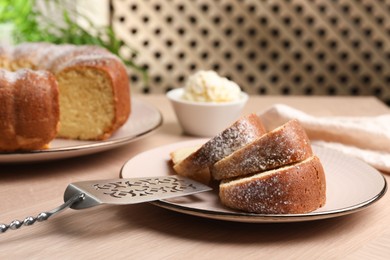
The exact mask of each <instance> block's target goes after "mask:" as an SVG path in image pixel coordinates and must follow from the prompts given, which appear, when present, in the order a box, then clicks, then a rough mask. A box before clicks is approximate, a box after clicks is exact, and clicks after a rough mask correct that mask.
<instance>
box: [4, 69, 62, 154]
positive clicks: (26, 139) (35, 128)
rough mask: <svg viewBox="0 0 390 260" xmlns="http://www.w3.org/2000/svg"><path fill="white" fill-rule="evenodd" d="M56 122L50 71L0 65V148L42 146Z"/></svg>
mask: <svg viewBox="0 0 390 260" xmlns="http://www.w3.org/2000/svg"><path fill="white" fill-rule="evenodd" d="M58 122H59V101H58V86H57V81H56V80H55V78H54V76H53V74H52V73H51V72H48V71H32V70H30V69H21V70H18V71H17V72H10V71H7V70H4V69H0V150H1V151H7V152H10V151H16V150H36V149H44V148H46V147H47V145H48V143H49V142H50V141H51V140H52V139H53V138H54V137H55V136H56V134H57V130H58Z"/></svg>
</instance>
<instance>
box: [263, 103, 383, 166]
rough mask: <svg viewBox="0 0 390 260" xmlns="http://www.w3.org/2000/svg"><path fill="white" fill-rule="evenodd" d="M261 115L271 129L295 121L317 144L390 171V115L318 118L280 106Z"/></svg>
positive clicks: (268, 128) (266, 125) (271, 108)
mask: <svg viewBox="0 0 390 260" xmlns="http://www.w3.org/2000/svg"><path fill="white" fill-rule="evenodd" d="M258 115H259V116H260V118H261V119H262V120H263V122H264V125H265V127H266V128H267V130H272V129H274V128H276V127H278V126H280V125H282V124H284V123H286V122H287V121H289V120H291V119H294V118H295V119H297V120H299V122H300V123H301V124H302V126H303V127H304V129H305V130H306V133H307V134H308V136H309V138H310V140H311V141H312V143H313V144H316V145H320V146H324V147H328V148H332V149H336V150H339V151H341V152H343V153H345V154H348V155H351V156H354V157H357V158H359V159H361V160H363V161H365V162H367V163H368V164H370V165H371V166H373V167H375V168H376V169H378V170H381V171H385V172H390V114H386V115H381V116H376V117H314V116H311V115H308V114H306V113H304V112H302V111H300V110H297V109H295V108H292V107H289V106H286V105H282V104H277V105H274V106H272V107H270V108H269V109H267V110H265V111H263V112H259V113H258Z"/></svg>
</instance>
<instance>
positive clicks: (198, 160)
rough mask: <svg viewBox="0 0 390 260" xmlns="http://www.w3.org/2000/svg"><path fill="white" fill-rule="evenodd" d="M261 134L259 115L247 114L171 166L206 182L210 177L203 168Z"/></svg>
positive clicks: (180, 172) (263, 132)
mask: <svg viewBox="0 0 390 260" xmlns="http://www.w3.org/2000/svg"><path fill="white" fill-rule="evenodd" d="M263 134H265V128H264V125H263V123H262V122H261V120H260V119H259V117H258V116H257V115H255V114H250V115H247V116H245V117H242V118H240V119H238V120H237V121H236V122H234V123H233V124H232V125H231V126H229V127H227V128H226V129H225V130H223V131H222V132H221V133H219V134H218V135H216V136H215V137H213V138H212V139H210V140H209V141H207V142H206V143H205V144H204V145H202V146H201V147H200V148H199V149H197V150H196V151H195V152H193V153H191V154H190V155H189V156H187V157H186V158H185V159H184V160H182V161H180V162H179V163H177V164H175V165H174V167H173V168H174V170H175V171H176V172H177V173H178V174H179V175H183V176H187V177H190V178H193V179H195V180H198V181H201V182H204V183H205V182H206V183H207V181H210V180H211V178H210V174H209V173H208V170H206V171H205V168H206V169H207V168H208V167H210V166H211V165H213V164H214V163H215V162H217V161H219V160H221V159H222V158H224V157H226V156H228V155H229V154H231V153H233V152H234V151H236V150H238V149H240V148H241V147H243V146H245V145H246V144H248V143H250V142H252V141H254V140H256V139H257V138H259V137H260V136H262V135H263ZM199 173H203V174H207V173H208V176H201V175H200V174H199Z"/></svg>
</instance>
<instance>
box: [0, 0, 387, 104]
mask: <svg viewBox="0 0 390 260" xmlns="http://www.w3.org/2000/svg"><path fill="white" fill-rule="evenodd" d="M1 1H5V0H1ZM26 1H28V0H23V2H26ZM9 2H10V3H16V2H19V0H14V1H9ZM29 2H31V1H29ZM47 2H53V1H33V4H32V10H40V11H41V12H42V13H45V14H46V15H48V16H49V17H50V18H51V19H53V17H54V18H55V19H56V20H55V21H54V23H58V24H61V21H62V20H63V18H64V17H63V14H64V12H63V10H62V9H61V10H62V11H58V8H57V9H56V8H54V10H53V8H51V9H50V6H49V7H48V3H47ZM54 2H55V1H54ZM61 3H62V8H65V10H73V11H74V12H73V11H72V12H73V13H72V12H70V13H71V14H72V15H71V16H70V17H71V18H72V19H75V21H76V23H77V24H78V25H80V26H81V27H82V28H84V29H85V30H86V31H87V32H90V33H91V34H92V36H94V35H96V32H93V30H92V29H91V24H93V26H92V27H96V28H100V27H107V28H109V29H112V32H113V33H114V34H113V35H114V37H115V39H117V40H118V41H117V42H116V45H115V44H114V45H112V46H111V47H113V50H115V51H117V52H118V54H120V56H121V57H122V58H123V59H124V60H127V61H128V62H127V64H128V65H129V78H130V81H131V86H132V92H133V93H145V94H155V93H158V94H161V93H165V92H166V91H167V90H170V89H172V88H177V87H182V86H183V85H184V83H185V81H186V79H187V78H188V76H189V75H191V74H193V73H195V72H196V71H198V70H215V71H217V72H218V73H219V74H220V75H222V76H225V77H228V78H230V79H231V80H233V81H235V82H236V83H238V84H239V85H240V86H241V88H242V89H243V90H244V91H246V92H247V93H249V94H259V95H333V96H337V95H354V96H357V95H373V96H376V97H378V98H379V99H381V100H382V101H383V102H385V103H386V104H388V105H390V0H375V1H372V0H165V1H160V0H143V1H139V0H77V1H61ZM49 5H50V4H49ZM30 12H31V11H30ZM0 15H1V16H3V17H2V19H0V22H4V21H5V20H6V19H5V18H4V12H1V14H0ZM85 17H87V19H85ZM43 20H44V19H43ZM65 20H66V19H65ZM86 20H87V21H86ZM68 22H69V21H68ZM44 23H45V21H40V22H39V24H40V26H41V27H42V24H44ZM65 24H67V22H66V21H65ZM66 30H67V29H65V31H66ZM0 33H1V34H0V36H1V39H2V42H5V41H6V40H5V39H6V38H7V37H6V32H5V30H3V31H1V30H0ZM67 37H70V36H69V35H68V36H67ZM109 37H110V34H108V35H103V36H102V39H103V40H102V41H101V42H104V41H107V39H109ZM19 38H20V37H19ZM63 38H66V37H63ZM26 40H27V39H24V40H22V41H26ZM49 40H50V39H49ZM11 42H13V44H15V42H16V43H18V41H15V39H12V40H11ZM57 42H58V40H57ZM79 42H81V43H83V42H82V41H79ZM101 42H99V41H97V43H98V44H100V43H101ZM87 43H88V42H87ZM114 43H115V41H114ZM115 51H114V52H115ZM145 75H147V77H145Z"/></svg>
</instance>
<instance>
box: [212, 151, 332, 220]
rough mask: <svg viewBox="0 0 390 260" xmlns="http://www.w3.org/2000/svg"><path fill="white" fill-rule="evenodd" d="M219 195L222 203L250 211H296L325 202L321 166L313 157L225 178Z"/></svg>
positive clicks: (312, 208) (312, 207) (303, 211)
mask: <svg viewBox="0 0 390 260" xmlns="http://www.w3.org/2000/svg"><path fill="white" fill-rule="evenodd" d="M219 198H220V200H221V202H222V204H224V205H225V206H228V207H230V208H234V209H239V210H243V211H246V212H252V213H262V214H298V213H307V212H310V211H313V210H316V209H317V208H320V207H322V206H323V205H325V201H326V181H325V174H324V169H323V167H322V164H321V162H320V160H319V159H318V158H317V157H316V156H312V157H309V158H308V159H306V160H304V161H302V162H299V163H296V164H292V165H288V166H284V167H281V168H278V169H275V170H270V171H266V172H263V173H259V174H255V175H252V176H249V177H243V178H238V179H235V180H224V181H222V182H221V184H220V186H219Z"/></svg>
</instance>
